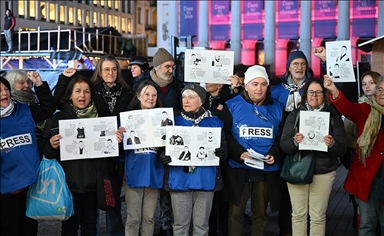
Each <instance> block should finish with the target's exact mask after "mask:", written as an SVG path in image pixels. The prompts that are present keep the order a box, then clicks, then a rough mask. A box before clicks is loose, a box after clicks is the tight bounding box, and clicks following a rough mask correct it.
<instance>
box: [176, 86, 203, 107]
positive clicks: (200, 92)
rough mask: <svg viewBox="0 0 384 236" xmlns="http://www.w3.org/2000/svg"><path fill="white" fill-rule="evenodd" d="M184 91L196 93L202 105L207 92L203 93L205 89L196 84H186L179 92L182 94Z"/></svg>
mask: <svg viewBox="0 0 384 236" xmlns="http://www.w3.org/2000/svg"><path fill="white" fill-rule="evenodd" d="M185 90H192V91H193V92H195V93H197V95H199V97H200V99H201V102H202V103H204V101H205V97H206V94H207V92H206V91H205V89H204V88H203V87H201V86H200V85H197V84H188V85H187V86H185V87H184V89H183V90H182V91H181V94H183V93H184V91H185Z"/></svg>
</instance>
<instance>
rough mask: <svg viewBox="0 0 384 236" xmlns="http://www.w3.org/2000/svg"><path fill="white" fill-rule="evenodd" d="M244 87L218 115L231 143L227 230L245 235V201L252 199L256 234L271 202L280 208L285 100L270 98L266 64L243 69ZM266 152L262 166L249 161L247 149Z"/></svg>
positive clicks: (262, 226)
mask: <svg viewBox="0 0 384 236" xmlns="http://www.w3.org/2000/svg"><path fill="white" fill-rule="evenodd" d="M244 83H245V89H244V90H243V91H242V92H240V94H239V95H237V96H236V97H234V98H232V99H230V100H228V101H227V102H226V103H225V105H224V108H223V111H222V113H221V115H220V118H221V120H222V121H223V122H224V131H225V136H226V137H225V138H226V140H227V143H228V150H229V153H228V161H227V162H225V163H224V165H223V168H222V169H223V181H224V193H225V194H224V195H225V196H227V198H228V201H229V217H228V235H242V230H243V219H244V213H245V208H246V204H247V201H248V199H249V198H251V209H252V235H264V231H265V226H266V224H267V212H266V210H267V205H268V201H269V200H270V202H271V209H272V210H273V211H276V208H277V206H278V205H279V201H280V198H279V192H278V191H279V190H280V189H279V188H278V187H276V186H274V185H275V182H276V181H277V178H278V175H279V170H280V167H281V160H280V159H281V154H282V153H281V149H280V147H279V137H280V130H281V127H280V122H281V120H282V116H283V112H284V108H283V104H281V103H280V102H278V101H277V100H275V99H273V98H271V95H270V93H269V92H268V87H269V78H268V75H267V72H266V70H265V68H264V67H262V66H259V65H255V66H252V67H250V68H248V70H247V71H246V72H245V80H244ZM249 148H252V149H253V150H254V151H256V152H258V153H260V154H261V155H263V156H265V157H266V158H267V160H266V161H265V162H263V161H258V162H257V163H255V164H256V166H259V167H258V168H254V167H250V166H248V165H246V164H245V160H246V159H248V158H252V157H251V156H250V153H249V152H248V150H247V149H249Z"/></svg>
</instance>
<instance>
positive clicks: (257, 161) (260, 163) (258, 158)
mask: <svg viewBox="0 0 384 236" xmlns="http://www.w3.org/2000/svg"><path fill="white" fill-rule="evenodd" d="M247 151H248V153H249V154H250V155H251V157H252V159H251V158H245V160H244V163H245V164H246V165H247V166H250V167H253V168H256V169H264V162H266V161H267V160H268V159H267V158H266V157H265V156H264V155H263V154H260V153H258V152H256V151H255V150H253V149H252V148H249V149H247Z"/></svg>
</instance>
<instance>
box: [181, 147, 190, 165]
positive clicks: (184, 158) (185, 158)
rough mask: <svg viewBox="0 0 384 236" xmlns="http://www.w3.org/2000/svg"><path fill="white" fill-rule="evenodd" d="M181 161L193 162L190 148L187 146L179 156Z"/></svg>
mask: <svg viewBox="0 0 384 236" xmlns="http://www.w3.org/2000/svg"><path fill="white" fill-rule="evenodd" d="M179 160H180V161H190V160H191V152H190V151H189V147H188V146H185V147H184V151H182V152H181V153H180V156H179Z"/></svg>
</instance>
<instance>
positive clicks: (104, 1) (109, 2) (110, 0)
mask: <svg viewBox="0 0 384 236" xmlns="http://www.w3.org/2000/svg"><path fill="white" fill-rule="evenodd" d="M73 1H74V2H77V3H83V4H87V5H94V6H100V7H107V8H109V9H115V10H116V11H118V10H119V9H120V11H121V12H125V13H129V14H131V13H132V8H131V0H127V1H116V0H93V1H90V0H73ZM125 2H127V7H125ZM120 3H121V5H120ZM126 10H127V11H126Z"/></svg>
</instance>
